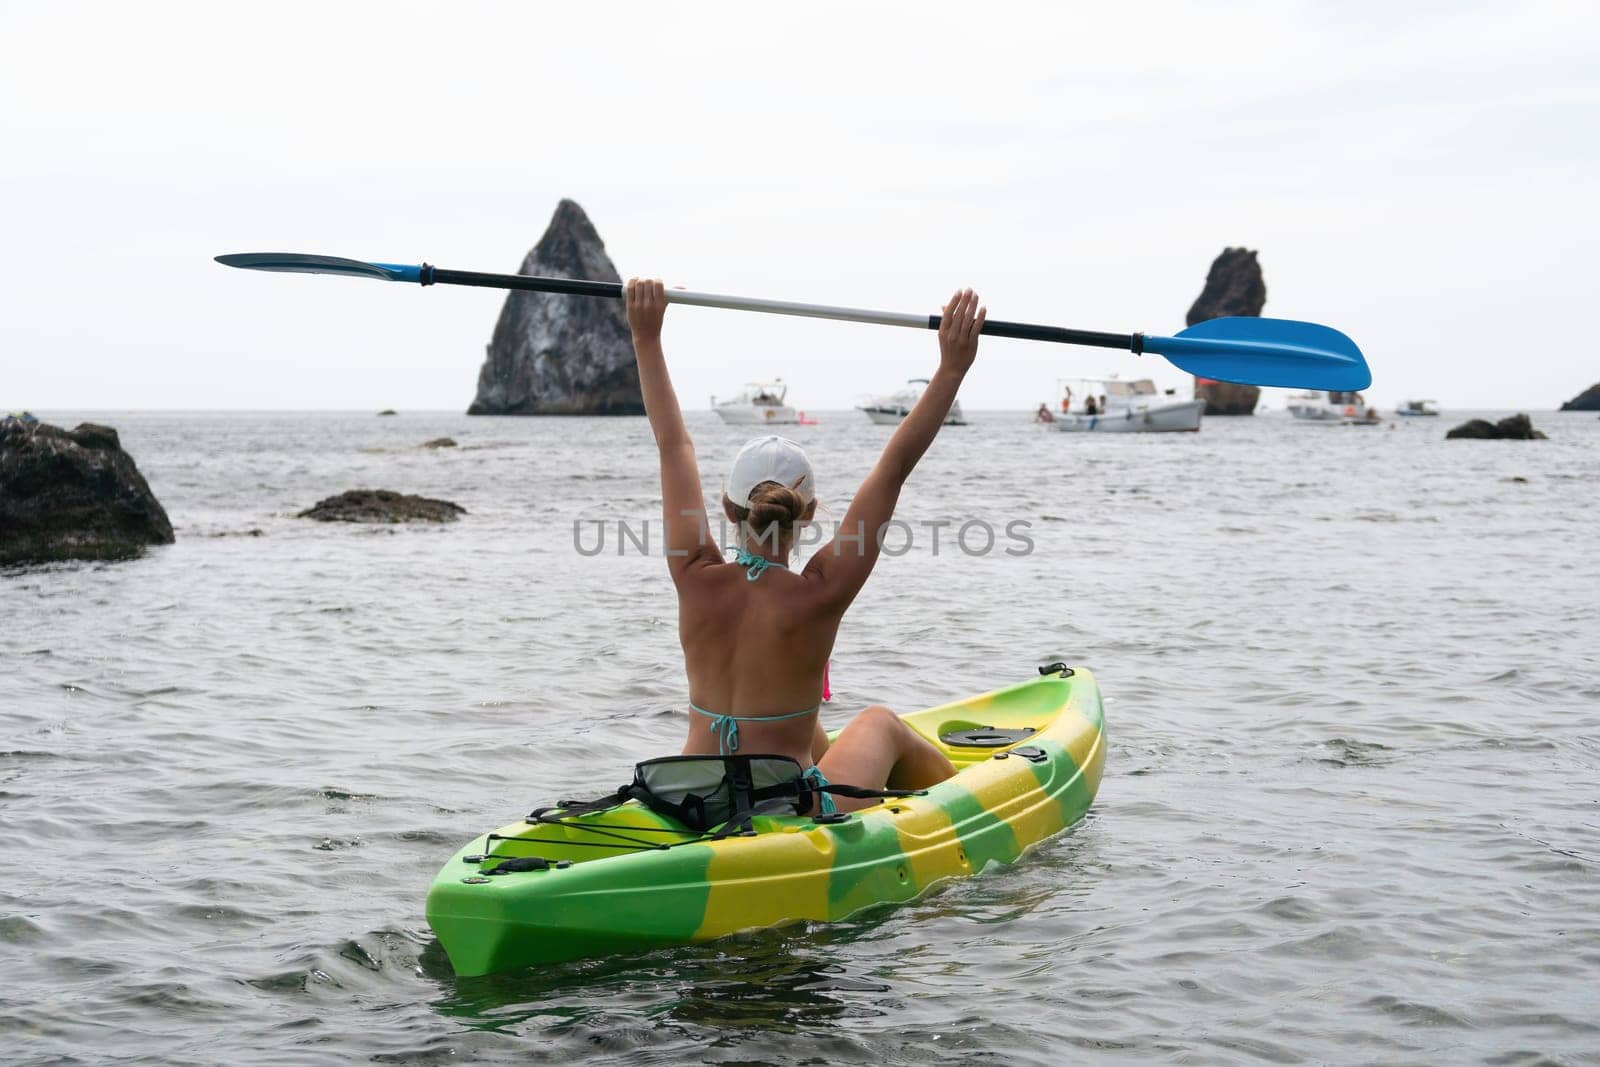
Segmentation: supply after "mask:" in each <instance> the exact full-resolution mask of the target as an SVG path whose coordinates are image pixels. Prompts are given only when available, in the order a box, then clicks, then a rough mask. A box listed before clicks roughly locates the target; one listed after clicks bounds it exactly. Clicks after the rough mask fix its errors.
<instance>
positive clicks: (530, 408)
mask: <svg viewBox="0 0 1600 1067" xmlns="http://www.w3.org/2000/svg"><path fill="white" fill-rule="evenodd" d="M519 273H521V274H529V275H542V276H545V277H555V278H578V279H583V280H586V281H601V282H616V281H621V280H622V279H621V276H620V275H619V274H618V273H617V268H616V267H615V266H614V265H613V264H612V262H611V257H609V256H607V255H606V246H605V244H604V242H602V241H601V240H600V235H599V234H598V233H596V232H595V228H594V224H593V223H591V222H590V221H589V216H587V215H585V214H584V212H583V208H581V207H579V206H578V205H577V204H576V203H575V202H573V201H571V200H563V201H561V203H560V204H559V205H558V206H557V207H556V212H555V215H554V216H553V217H552V218H551V220H550V226H549V228H548V229H546V230H545V232H544V236H543V237H541V238H539V243H538V244H536V245H535V246H534V247H533V251H531V252H529V253H528V255H527V257H526V258H524V259H523V261H522V267H521V269H520V271H519ZM467 414H468V415H643V414H644V394H643V393H641V392H640V390H639V368H638V366H637V365H636V364H635V363H634V359H633V344H632V339H631V337H630V335H629V333H628V321H627V319H626V317H625V316H624V315H623V311H622V301H620V300H603V299H597V298H595V297H588V296H563V295H560V294H556V293H526V292H515V291H514V292H511V293H509V294H507V296H506V302H505V306H504V307H503V308H502V309H501V311H500V321H499V322H498V323H496V324H495V328H494V336H493V339H492V340H490V342H489V346H488V355H487V358H485V359H484V361H483V369H482V370H480V371H479V372H478V393H477V396H476V397H474V398H473V401H472V406H471V407H469V408H467Z"/></svg>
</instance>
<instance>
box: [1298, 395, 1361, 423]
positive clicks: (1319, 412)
mask: <svg viewBox="0 0 1600 1067" xmlns="http://www.w3.org/2000/svg"><path fill="white" fill-rule="evenodd" d="M1288 407H1289V414H1291V415H1293V416H1294V417H1295V419H1296V420H1298V421H1299V422H1303V423H1309V424H1311V425H1314V426H1376V425H1377V424H1378V423H1380V422H1382V421H1383V419H1382V418H1381V417H1380V416H1379V415H1378V410H1377V409H1376V408H1369V407H1367V400H1366V397H1364V396H1362V395H1361V394H1360V393H1349V392H1337V391H1335V392H1328V393H1324V392H1319V391H1317V390H1315V389H1313V390H1311V391H1310V392H1305V393H1296V394H1294V395H1293V396H1291V397H1289V404H1288Z"/></svg>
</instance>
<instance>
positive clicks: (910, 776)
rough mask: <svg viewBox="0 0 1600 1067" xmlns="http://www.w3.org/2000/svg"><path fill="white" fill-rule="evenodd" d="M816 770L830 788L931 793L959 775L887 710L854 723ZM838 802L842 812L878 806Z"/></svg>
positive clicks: (871, 711) (869, 711) (876, 708)
mask: <svg viewBox="0 0 1600 1067" xmlns="http://www.w3.org/2000/svg"><path fill="white" fill-rule="evenodd" d="M817 766H818V768H820V769H821V771H822V775H823V777H824V778H826V779H828V781H830V782H840V783H843V784H845V785H859V786H861V787H863V788H865V789H883V788H885V787H887V788H889V789H926V788H927V787H928V786H930V785H937V784H938V783H940V782H942V781H944V780H945V779H946V778H948V777H950V776H951V775H952V774H954V773H956V769H955V766H954V765H953V764H952V763H951V762H950V761H949V760H947V759H945V756H944V753H943V752H940V751H939V750H938V749H937V748H935V747H934V746H933V745H932V744H930V743H929V741H928V739H927V738H925V737H923V736H922V735H921V734H919V733H917V732H916V731H915V730H913V729H912V728H911V727H909V726H907V725H906V724H905V723H904V722H902V721H900V716H898V715H896V714H895V713H894V712H892V711H890V710H889V709H888V708H886V707H884V706H883V705H882V704H874V705H872V706H871V707H869V708H865V709H863V710H862V711H861V713H860V714H859V715H857V716H856V717H855V718H854V719H851V720H850V725H849V726H846V727H845V728H844V730H843V731H842V732H841V733H840V734H839V738H838V740H836V741H835V742H834V743H833V744H832V745H830V746H829V747H828V751H827V753H826V754H825V755H824V756H823V757H822V759H821V760H819V761H818V762H817ZM833 802H834V804H835V805H837V807H838V809H839V810H840V811H855V810H857V809H859V808H865V807H869V806H871V805H873V804H876V803H878V801H876V800H856V799H854V798H852V797H834V798H833Z"/></svg>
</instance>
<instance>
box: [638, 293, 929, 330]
mask: <svg viewBox="0 0 1600 1067" xmlns="http://www.w3.org/2000/svg"><path fill="white" fill-rule="evenodd" d="M667 303H669V304H687V305H689V306H691V307H703V308H731V309H732V310H734V311H765V312H768V313H769V314H773V315H798V316H800V317H802V318H808V319H839V320H841V321H843V322H870V323H876V324H877V325H879V326H909V327H911V328H912V329H916V330H926V329H927V328H928V316H927V315H912V314H910V313H908V312H904V311H868V310H866V309H863V308H845V307H832V306H830V305H828V304H797V303H794V302H792V301H789V300H762V299H760V298H759V297H753V296H723V295H721V294H718V293H695V292H690V291H688V290H685V289H668V290H667Z"/></svg>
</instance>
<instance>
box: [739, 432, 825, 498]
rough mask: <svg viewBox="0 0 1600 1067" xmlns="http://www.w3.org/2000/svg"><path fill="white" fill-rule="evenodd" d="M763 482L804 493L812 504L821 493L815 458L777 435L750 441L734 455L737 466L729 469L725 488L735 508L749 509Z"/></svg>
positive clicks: (802, 494) (801, 496)
mask: <svg viewBox="0 0 1600 1067" xmlns="http://www.w3.org/2000/svg"><path fill="white" fill-rule="evenodd" d="M762 482H777V483H778V484H779V485H783V486H787V487H789V488H790V489H793V490H794V491H795V492H796V493H799V494H800V499H801V500H802V501H804V502H805V503H807V504H809V503H811V501H812V500H813V499H815V497H816V495H817V490H816V479H814V478H813V477H812V476H811V461H810V460H809V459H807V458H806V453H805V449H803V448H801V447H800V446H799V445H797V444H795V443H794V442H793V441H791V440H789V439H788V438H787V437H779V436H777V435H776V434H773V435H771V436H769V437H757V438H755V439H754V440H752V441H747V442H746V443H745V446H744V447H743V448H741V449H739V454H738V455H737V456H734V457H733V469H732V470H730V471H728V485H727V488H726V489H725V490H723V491H724V492H725V493H727V495H728V499H729V500H731V501H733V504H734V506H735V507H741V508H748V507H749V506H750V494H751V493H752V492H754V491H755V488H756V486H758V485H760V484H761V483H762Z"/></svg>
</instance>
